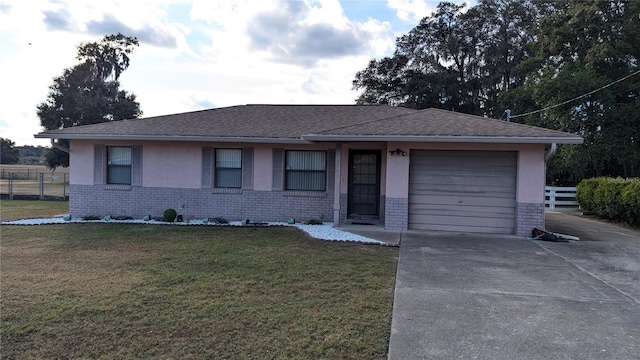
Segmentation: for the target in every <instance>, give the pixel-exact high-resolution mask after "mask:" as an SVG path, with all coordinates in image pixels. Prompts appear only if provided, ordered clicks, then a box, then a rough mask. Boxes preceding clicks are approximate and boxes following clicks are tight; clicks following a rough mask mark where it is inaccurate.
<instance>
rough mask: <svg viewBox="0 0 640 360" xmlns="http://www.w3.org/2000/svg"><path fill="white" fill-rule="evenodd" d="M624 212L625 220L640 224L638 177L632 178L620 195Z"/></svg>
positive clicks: (639, 187)
mask: <svg viewBox="0 0 640 360" xmlns="http://www.w3.org/2000/svg"><path fill="white" fill-rule="evenodd" d="M620 197H621V199H622V204H623V205H624V208H625V210H626V211H625V212H626V221H627V222H628V223H629V224H631V225H640V179H634V180H633V181H632V182H631V183H630V184H629V185H628V186H627V187H626V188H625V189H624V190H623V191H622V194H621V195H620Z"/></svg>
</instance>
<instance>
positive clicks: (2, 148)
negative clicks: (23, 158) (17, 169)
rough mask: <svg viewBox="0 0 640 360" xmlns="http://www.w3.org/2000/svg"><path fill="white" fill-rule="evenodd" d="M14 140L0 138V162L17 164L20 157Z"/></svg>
mask: <svg viewBox="0 0 640 360" xmlns="http://www.w3.org/2000/svg"><path fill="white" fill-rule="evenodd" d="M15 145H16V143H15V142H13V141H11V140H9V139H5V138H0V164H17V163H18V160H19V158H20V156H19V154H18V149H16V148H14V146H15Z"/></svg>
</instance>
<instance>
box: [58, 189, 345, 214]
mask: <svg viewBox="0 0 640 360" xmlns="http://www.w3.org/2000/svg"><path fill="white" fill-rule="evenodd" d="M167 208H174V209H176V211H177V212H178V214H181V215H183V216H184V218H185V219H200V218H205V217H224V218H226V219H228V220H241V219H250V220H254V221H286V220H288V219H290V218H295V219H297V220H300V221H306V220H309V219H320V220H323V221H329V222H332V221H333V192H321V193H317V192H301V191H295V192H293V191H292V192H289V191H254V190H240V189H238V190H235V189H234V190H227V191H224V190H222V191H218V190H216V189H174V188H146V187H130V186H109V185H106V186H105V185H95V186H93V185H71V186H70V197H69V212H70V213H71V215H72V216H73V217H81V216H87V215H98V216H104V215H124V216H133V217H135V218H142V217H143V216H145V215H148V214H151V215H152V216H162V213H163V212H164V210H165V209H167Z"/></svg>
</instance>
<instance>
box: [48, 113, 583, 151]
mask: <svg viewBox="0 0 640 360" xmlns="http://www.w3.org/2000/svg"><path fill="white" fill-rule="evenodd" d="M36 137H38V138H54V139H112V140H115V139H122V140H144V139H147V140H167V141H169V140H173V141H179V140H183V141H214V140H216V141H225V140H227V141H250V142H258V141H260V142H308V141H336V140H339V139H343V140H344V139H348V140H349V141H358V140H367V139H369V140H375V139H382V138H383V137H390V138H392V139H393V140H395V141H403V139H405V140H409V139H414V140H415V139H416V138H420V139H423V140H428V138H443V137H446V138H456V137H457V138H458V139H467V140H468V139H472V138H488V139H493V138H505V142H508V141H516V140H518V139H520V140H525V139H532V138H533V139H534V140H535V139H539V140H540V141H534V142H554V141H555V140H558V142H570V143H576V142H578V141H580V142H581V141H582V139H581V138H580V137H579V136H577V135H574V134H568V133H563V132H558V131H553V130H548V129H543V128H538V127H532V126H526V125H521V124H515V123H509V122H505V121H500V120H494V119H488V118H484V117H480V116H473V115H466V114H461V113H456V112H452V111H446V110H438V109H426V110H412V109H406V108H400V107H393V106H385V105H367V106H360V105H242V106H231V107H224V108H217V109H210V110H202V111H195V112H187V113H181V114H173V115H164V116H155V117H149V118H142V119H135V120H122V121H112V122H105V123H99V124H92V125H84V126H76V127H71V128H65V129H59V130H50V131H46V132H43V133H40V134H37V135H36ZM334 139H336V140H334ZM465 141H466V140H465ZM470 141H471V140H470ZM516 142H529V140H527V141H516Z"/></svg>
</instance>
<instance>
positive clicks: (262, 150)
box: [35, 105, 582, 236]
mask: <svg viewBox="0 0 640 360" xmlns="http://www.w3.org/2000/svg"><path fill="white" fill-rule="evenodd" d="M35 137H36V138H49V139H51V141H52V143H53V144H55V145H58V144H57V143H56V142H55V141H56V140H59V139H68V140H70V146H69V149H68V151H69V153H70V179H71V183H70V200H69V210H70V213H71V215H72V216H74V217H80V216H86V215H107V214H111V215H130V216H134V217H140V218H141V217H143V216H144V215H147V214H151V215H157V216H160V215H161V214H162V213H163V211H164V210H165V209H167V208H174V209H176V210H177V212H178V214H182V215H183V217H184V218H185V219H200V218H205V217H224V218H227V219H229V220H240V219H250V220H252V221H253V220H255V221H286V220H287V219H290V218H295V219H299V220H308V219H320V220H323V221H329V222H334V224H335V225H338V224H347V223H373V224H381V225H384V227H385V228H387V229H396V230H397V229H400V230H403V229H421V230H435V231H441V230H442V231H459V232H477V233H493V234H515V235H519V236H524V235H527V234H530V232H531V229H532V228H534V227H544V186H545V161H546V159H545V155H546V151H547V150H546V146H547V145H553V146H552V147H551V149H550V150H549V151H552V150H555V144H579V143H582V138H581V137H580V136H578V135H575V134H569V133H563V132H559V131H553V130H549V129H543V128H538V127H533V126H526V125H521V124H516V123H510V122H506V121H501V120H495V119H488V118H484V117H479V116H473V115H466V114H460V113H456V112H451V111H445V110H438V109H426V110H412V109H406V108H400V107H392V106H385V105H370V106H359V105H243V106H231V107H224V108H216V109H210V110H203V111H195V112H187V113H181V114H173V115H166V116H156V117H149V118H143V119H135V120H122V121H113V122H105V123H100V124H92V125H84V126H77V127H71V128H65V129H59V130H50V131H46V132H42V133H39V134H36V135H35ZM548 155H549V156H550V155H551V154H548Z"/></svg>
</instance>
